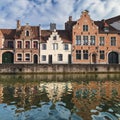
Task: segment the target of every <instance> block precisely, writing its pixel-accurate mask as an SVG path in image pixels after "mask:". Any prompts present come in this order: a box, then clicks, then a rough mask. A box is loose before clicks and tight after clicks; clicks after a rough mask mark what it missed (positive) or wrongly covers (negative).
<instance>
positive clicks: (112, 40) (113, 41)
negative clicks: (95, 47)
mask: <svg viewBox="0 0 120 120" xmlns="http://www.w3.org/2000/svg"><path fill="white" fill-rule="evenodd" d="M111 46H116V37H111Z"/></svg>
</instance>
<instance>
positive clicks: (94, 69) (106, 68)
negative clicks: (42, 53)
mask: <svg viewBox="0 0 120 120" xmlns="http://www.w3.org/2000/svg"><path fill="white" fill-rule="evenodd" d="M110 72H112V73H116V72H117V73H118V72H119V73H120V65H108V64H54V65H48V64H0V73H110Z"/></svg>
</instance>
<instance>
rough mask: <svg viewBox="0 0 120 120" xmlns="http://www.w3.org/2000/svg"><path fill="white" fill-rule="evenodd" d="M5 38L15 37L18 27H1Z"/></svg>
mask: <svg viewBox="0 0 120 120" xmlns="http://www.w3.org/2000/svg"><path fill="white" fill-rule="evenodd" d="M0 30H1V32H2V34H3V36H4V38H5V39H15V33H16V29H0Z"/></svg>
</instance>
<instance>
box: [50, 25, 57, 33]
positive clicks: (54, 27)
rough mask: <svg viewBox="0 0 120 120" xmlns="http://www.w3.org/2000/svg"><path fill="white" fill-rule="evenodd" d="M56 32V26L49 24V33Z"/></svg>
mask: <svg viewBox="0 0 120 120" xmlns="http://www.w3.org/2000/svg"><path fill="white" fill-rule="evenodd" d="M54 30H56V24H55V23H50V31H54Z"/></svg>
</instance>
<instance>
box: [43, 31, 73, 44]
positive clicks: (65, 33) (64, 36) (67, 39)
mask: <svg viewBox="0 0 120 120" xmlns="http://www.w3.org/2000/svg"><path fill="white" fill-rule="evenodd" d="M56 32H58V35H59V36H60V37H61V39H62V40H63V42H65V43H72V41H71V38H70V33H69V31H68V30H56ZM51 34H52V31H50V30H41V42H47V40H48V39H49V37H50V35H51Z"/></svg>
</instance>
